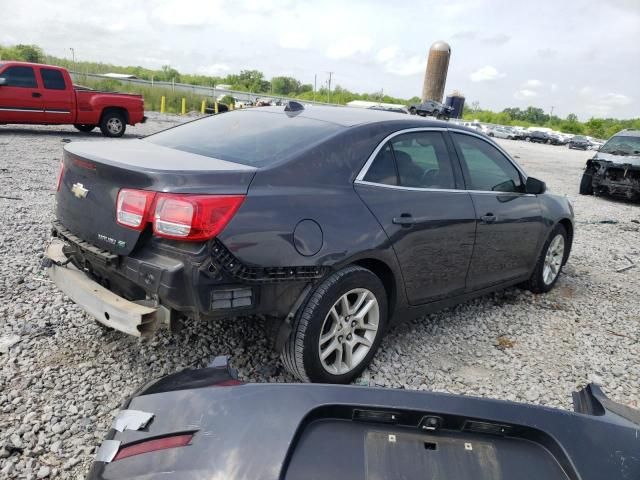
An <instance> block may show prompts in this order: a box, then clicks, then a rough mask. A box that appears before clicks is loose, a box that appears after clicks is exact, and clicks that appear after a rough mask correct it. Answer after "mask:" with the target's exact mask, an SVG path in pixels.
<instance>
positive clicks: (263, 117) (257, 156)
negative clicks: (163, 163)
mask: <svg viewBox="0 0 640 480" xmlns="http://www.w3.org/2000/svg"><path fill="white" fill-rule="evenodd" d="M341 128H342V127H340V126H339V125H335V124H333V123H327V122H322V121H319V120H313V119H309V118H304V117H300V116H295V117H293V116H291V117H289V116H288V115H283V114H281V113H270V112H264V111H263V112H260V111H256V110H247V111H239V112H233V113H224V114H221V115H216V116H212V117H208V118H205V119H202V120H197V121H195V122H190V123H187V124H185V125H181V126H178V127H175V128H172V129H169V130H165V131H164V132H160V133H157V134H155V135H151V136H149V137H147V138H146V139H145V140H146V141H148V142H152V143H155V144H157V145H163V146H165V147H169V148H174V149H176V150H181V151H183V152H190V153H196V154H198V155H204V156H206V157H211V158H219V159H222V160H228V161H230V162H236V163H241V164H243V165H250V166H253V167H264V166H267V165H270V164H272V163H275V162H276V161H278V160H280V159H282V158H284V157H286V156H288V155H291V154H293V153H295V152H297V151H299V150H302V149H304V148H306V147H307V146H309V145H311V144H314V143H316V142H318V141H320V140H322V139H324V138H327V137H329V136H331V135H332V134H334V133H336V132H337V131H339V130H340V129H341Z"/></svg>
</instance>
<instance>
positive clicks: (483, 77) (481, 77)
mask: <svg viewBox="0 0 640 480" xmlns="http://www.w3.org/2000/svg"><path fill="white" fill-rule="evenodd" d="M504 77H506V74H505V73H500V72H499V71H498V70H497V69H496V68H495V67H492V66H491V65H485V66H484V67H482V68H479V69H478V70H476V71H475V72H473V73H472V74H471V75H470V76H469V78H471V81H472V82H487V81H490V80H496V79H498V78H504Z"/></svg>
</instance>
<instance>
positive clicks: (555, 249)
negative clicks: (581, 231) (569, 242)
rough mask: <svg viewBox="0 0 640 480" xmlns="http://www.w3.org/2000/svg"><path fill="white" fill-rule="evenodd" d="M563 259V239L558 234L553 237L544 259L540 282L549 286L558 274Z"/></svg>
mask: <svg viewBox="0 0 640 480" xmlns="http://www.w3.org/2000/svg"><path fill="white" fill-rule="evenodd" d="M563 258H564V237H563V236H562V235H560V234H558V235H556V236H555V237H553V240H551V243H550V244H549V248H548V249H547V253H546V255H545V258H544V268H543V270H542V280H543V281H544V283H545V284H546V285H551V284H552V283H553V282H554V281H555V279H556V278H557V277H558V274H559V273H560V268H561V267H562V260H563Z"/></svg>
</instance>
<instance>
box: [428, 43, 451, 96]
mask: <svg viewBox="0 0 640 480" xmlns="http://www.w3.org/2000/svg"><path fill="white" fill-rule="evenodd" d="M449 57H451V47H450V46H449V44H448V43H446V42H442V41H438V42H436V43H434V44H433V45H431V48H430V49H429V58H428V59H427V71H426V72H425V74H424V84H423V85H422V101H423V102H424V101H425V100H435V101H437V102H442V96H443V95H444V85H445V83H446V82H447V70H448V69H449Z"/></svg>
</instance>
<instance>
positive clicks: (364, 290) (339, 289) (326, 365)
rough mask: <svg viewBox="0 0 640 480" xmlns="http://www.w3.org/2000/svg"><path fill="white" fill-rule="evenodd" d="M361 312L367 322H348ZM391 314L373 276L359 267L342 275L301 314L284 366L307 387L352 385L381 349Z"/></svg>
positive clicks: (315, 293)
mask: <svg viewBox="0 0 640 480" xmlns="http://www.w3.org/2000/svg"><path fill="white" fill-rule="evenodd" d="M361 295H362V296H363V297H361ZM344 302H346V308H345V303H344ZM358 302H360V304H358ZM351 308H353V310H351ZM365 308H367V310H365ZM332 312H333V313H332ZM362 312H364V313H362ZM345 313H346V314H347V315H344V314H345ZM359 313H360V314H361V317H362V318H360V319H355V318H352V319H350V318H349V316H353V317H357V316H359V315H358V314H359ZM387 315H388V313H387V294H386V291H385V288H384V286H383V284H382V282H381V281H380V279H379V278H378V277H377V276H376V275H375V274H374V273H373V272H371V271H370V270H367V269H365V268H362V267H358V266H349V267H346V268H344V269H342V270H339V271H337V272H335V273H334V274H332V275H331V276H329V277H328V278H327V279H326V280H324V281H323V282H322V283H321V284H320V285H318V287H317V288H316V289H315V290H314V291H313V292H312V293H311V294H310V295H309V297H308V299H307V300H306V301H305V303H304V304H303V305H302V306H301V307H300V309H299V310H298V312H297V314H296V317H295V320H294V324H293V330H292V332H291V335H290V336H289V339H288V340H287V342H286V343H285V345H284V348H283V350H282V352H281V359H282V363H283V364H284V366H285V368H286V369H287V370H288V371H289V372H290V373H291V374H292V375H294V376H295V377H297V378H298V379H300V380H302V381H304V382H318V383H349V382H351V381H352V380H353V379H355V378H356V377H358V375H360V373H361V372H362V371H363V370H364V369H365V367H366V366H367V365H368V363H369V362H370V361H371V358H372V357H373V355H374V354H375V352H376V350H377V349H378V346H379V345H380V341H381V340H382V336H383V333H384V330H385V327H386V324H387ZM358 327H364V328H358ZM374 327H375V328H374ZM323 338H324V340H323ZM358 339H360V340H363V342H362V343H360V342H358ZM367 344H368V345H367ZM347 352H351V353H350V354H349V355H347ZM323 355H324V358H321V356H323ZM349 363H351V364H349Z"/></svg>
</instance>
